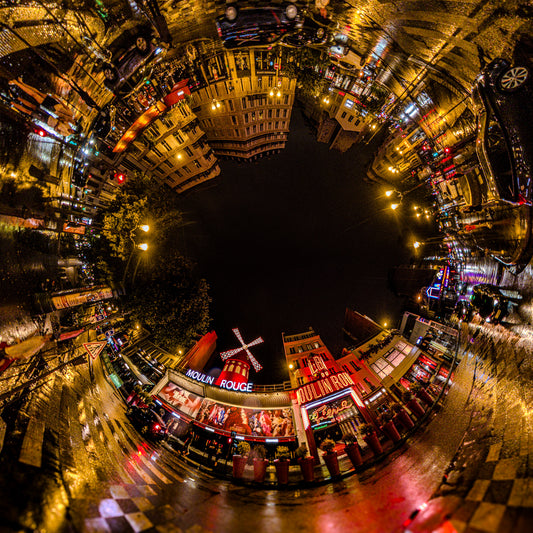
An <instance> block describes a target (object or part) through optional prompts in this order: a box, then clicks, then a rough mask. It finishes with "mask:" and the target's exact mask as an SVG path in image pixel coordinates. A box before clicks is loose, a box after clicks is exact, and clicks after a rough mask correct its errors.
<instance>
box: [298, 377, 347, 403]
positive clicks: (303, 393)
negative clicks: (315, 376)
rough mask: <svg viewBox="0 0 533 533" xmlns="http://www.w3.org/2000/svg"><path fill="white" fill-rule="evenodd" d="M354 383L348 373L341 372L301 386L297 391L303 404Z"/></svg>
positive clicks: (299, 400)
mask: <svg viewBox="0 0 533 533" xmlns="http://www.w3.org/2000/svg"><path fill="white" fill-rule="evenodd" d="M354 385H355V383H354V382H353V380H352V378H351V377H350V375H349V374H348V373H346V372H340V373H339V374H335V375H333V376H329V377H327V378H324V379H321V380H319V381H314V382H313V383H308V384H307V385H304V386H303V387H300V388H299V389H298V390H297V391H296V396H297V398H298V403H299V404H300V405H302V404H304V403H308V402H312V401H313V400H318V399H319V398H323V397H324V396H327V395H328V394H331V393H333V392H337V391H339V390H342V389H346V388H347V387H353V386H354Z"/></svg>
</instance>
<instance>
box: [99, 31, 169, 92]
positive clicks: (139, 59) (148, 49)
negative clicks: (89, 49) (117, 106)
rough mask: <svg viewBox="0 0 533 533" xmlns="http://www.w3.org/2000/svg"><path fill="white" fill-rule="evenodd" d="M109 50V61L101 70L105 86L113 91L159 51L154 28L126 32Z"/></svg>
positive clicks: (112, 43) (113, 42) (117, 38)
mask: <svg viewBox="0 0 533 533" xmlns="http://www.w3.org/2000/svg"><path fill="white" fill-rule="evenodd" d="M107 48H108V51H109V60H108V61H106V62H104V63H103V65H102V67H101V68H102V72H103V74H104V85H105V86H106V87H107V88H108V89H109V90H111V91H117V90H118V89H120V88H121V87H122V86H123V85H124V84H125V83H126V82H127V81H128V80H129V79H130V78H131V77H132V76H133V75H134V74H135V73H136V72H137V71H138V70H139V69H140V68H141V67H142V66H143V65H145V64H147V63H148V62H149V61H150V60H151V59H152V58H153V57H154V55H155V54H156V51H157V50H158V47H156V45H155V44H154V42H153V32H152V28H151V26H149V25H145V24H142V25H137V26H134V27H133V28H131V29H126V30H124V31H123V32H122V33H121V34H120V35H119V36H118V37H116V38H115V39H114V40H113V41H111V43H110V44H109V45H108V46H107ZM159 50H161V48H159Z"/></svg>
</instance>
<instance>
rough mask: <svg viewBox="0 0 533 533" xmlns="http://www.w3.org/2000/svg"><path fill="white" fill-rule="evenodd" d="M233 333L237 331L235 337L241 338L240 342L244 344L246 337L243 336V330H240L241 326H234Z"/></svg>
mask: <svg viewBox="0 0 533 533" xmlns="http://www.w3.org/2000/svg"><path fill="white" fill-rule="evenodd" d="M232 331H233V333H235V337H237V339H238V340H239V342H240V343H241V344H242V345H243V346H244V339H243V338H242V335H241V332H240V331H239V328H233V329H232Z"/></svg>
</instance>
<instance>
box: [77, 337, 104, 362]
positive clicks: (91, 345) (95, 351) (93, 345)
mask: <svg viewBox="0 0 533 533" xmlns="http://www.w3.org/2000/svg"><path fill="white" fill-rule="evenodd" d="M106 345H107V342H106V341H96V342H84V343H83V347H84V348H85V350H86V351H87V353H88V354H89V355H90V356H91V357H92V358H93V359H96V358H97V357H98V356H99V355H100V353H101V352H102V350H103V349H104V347H105V346H106Z"/></svg>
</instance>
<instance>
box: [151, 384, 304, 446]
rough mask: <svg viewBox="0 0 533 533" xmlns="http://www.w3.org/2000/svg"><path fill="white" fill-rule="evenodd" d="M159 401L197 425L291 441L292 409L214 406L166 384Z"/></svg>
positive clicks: (216, 403)
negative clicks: (286, 438) (192, 420)
mask: <svg viewBox="0 0 533 533" xmlns="http://www.w3.org/2000/svg"><path fill="white" fill-rule="evenodd" d="M158 396H159V398H161V400H163V401H164V402H165V403H167V404H168V405H170V406H171V407H173V408H174V409H177V410H178V411H180V412H182V413H184V414H185V415H188V416H190V417H191V418H192V419H194V420H195V421H196V422H199V423H201V424H205V425H206V426H210V427H212V428H216V429H221V430H224V431H228V432H231V431H235V432H236V433H239V434H241V435H250V436H256V437H273V438H275V437H294V435H295V432H294V421H293V418H292V409H290V408H278V409H253V408H249V407H239V406H235V405H229V404H224V403H220V402H215V401H213V400H210V399H209V398H203V397H201V396H198V395H197V394H194V393H193V392H189V391H187V390H185V389H183V388H182V387H180V386H179V385H176V383H173V382H172V381H169V382H168V383H167V384H166V385H165V386H164V387H163V388H162V389H161V390H160V391H159V392H158Z"/></svg>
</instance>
